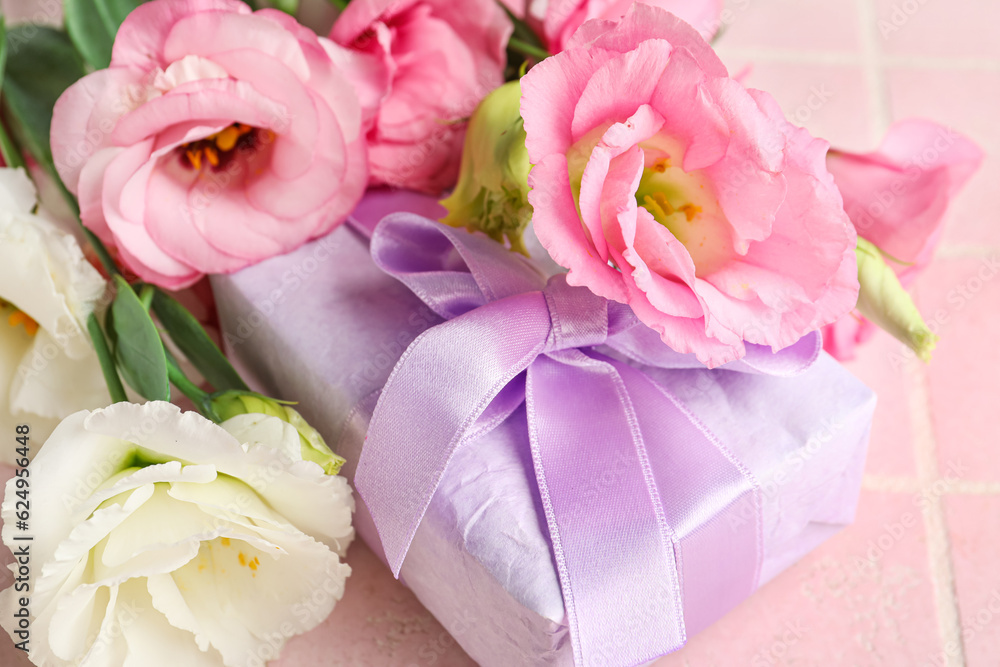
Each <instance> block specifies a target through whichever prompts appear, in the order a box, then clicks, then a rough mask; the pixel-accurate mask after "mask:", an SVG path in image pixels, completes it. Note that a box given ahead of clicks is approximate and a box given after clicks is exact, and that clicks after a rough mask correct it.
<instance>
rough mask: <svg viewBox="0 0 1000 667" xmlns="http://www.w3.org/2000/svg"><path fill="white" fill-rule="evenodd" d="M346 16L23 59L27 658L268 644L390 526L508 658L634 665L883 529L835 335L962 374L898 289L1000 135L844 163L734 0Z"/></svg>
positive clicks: (201, 18)
mask: <svg viewBox="0 0 1000 667" xmlns="http://www.w3.org/2000/svg"><path fill="white" fill-rule="evenodd" d="M333 4H334V5H336V7H335V14H336V16H335V20H334V21H333V23H332V28H329V30H328V31H327V30H325V29H324V30H321V31H319V32H317V31H316V30H314V29H313V28H312V27H307V26H305V25H302V24H300V23H299V22H298V20H297V19H296V18H295V15H296V12H297V10H298V9H299V7H298V2H297V0H281V1H280V2H275V3H274V7H267V8H257V7H256V6H255V5H256V3H255V2H252V1H251V0H247V2H243V1H241V0H151V1H149V2H140V1H139V0H121V1H119V2H114V3H112V2H108V1H107V0H65V4H64V13H65V21H64V23H65V25H64V27H63V28H54V27H50V26H45V25H38V24H34V23H24V24H19V25H16V26H12V27H8V28H7V29H6V31H5V33H4V39H3V40H0V76H2V93H0V102H2V109H3V124H2V125H0V150H2V155H3V159H4V162H5V164H6V166H5V167H4V168H2V169H0V199H2V201H3V206H2V207H0V235H2V237H0V256H2V257H3V259H4V261H3V262H0V265H2V267H3V268H2V269H0V305H2V307H3V309H4V316H5V317H6V318H7V321H8V324H9V325H10V326H9V327H7V329H6V330H5V331H4V332H2V339H0V341H2V348H0V349H2V353H3V355H4V358H5V359H8V361H7V363H6V365H5V366H3V368H4V369H5V372H6V376H5V378H0V397H3V398H4V400H5V403H4V404H3V405H2V406H0V414H3V415H5V419H4V422H5V423H6V424H7V426H8V432H9V433H10V434H11V435H12V436H13V437H16V439H17V443H18V445H17V447H16V448H13V449H11V450H10V453H11V454H12V456H6V457H5V458H7V460H8V462H9V463H12V464H13V465H14V466H15V468H16V469H15V474H14V476H13V477H12V478H11V479H10V481H9V482H8V483H7V487H6V493H5V496H4V501H3V511H2V518H3V533H2V537H3V542H4V544H6V545H7V547H8V548H10V549H11V551H12V552H13V553H14V555H15V562H14V564H13V565H12V566H11V567H12V569H13V572H14V575H15V582H14V584H13V586H11V587H9V588H8V589H6V590H5V591H3V592H2V593H0V625H2V626H3V627H4V628H5V629H6V630H7V632H8V633H9V634H10V636H11V637H12V639H13V640H14V643H15V645H16V646H17V647H18V648H21V649H23V650H24V651H26V652H27V654H28V657H29V658H30V659H31V660H32V661H33V662H34V663H35V664H38V665H59V666H62V665H108V666H117V665H137V664H141V665H161V664H163V665H168V664H169V665H176V664H184V665H206V666H207V665H227V666H229V667H243V666H248V667H249V666H252V665H261V664H264V663H265V662H266V660H267V659H269V658H271V657H275V656H276V655H278V654H279V653H280V651H281V648H282V646H283V645H284V643H285V641H286V640H287V639H289V638H290V637H292V636H295V635H297V634H301V633H304V632H306V631H309V630H311V629H312V628H315V627H316V626H317V625H319V623H321V622H322V621H323V619H324V618H326V616H327V615H328V614H329V613H330V612H331V610H332V609H333V607H334V605H335V604H336V602H337V601H338V600H339V599H340V598H341V596H342V595H343V592H344V588H345V585H347V578H348V576H349V574H350V568H349V567H348V566H347V565H346V564H345V563H344V562H343V557H344V555H345V552H346V549H347V547H348V545H349V544H350V543H351V541H352V539H353V537H354V528H353V527H352V518H354V519H355V523H356V524H357V527H358V531H359V532H360V533H361V535H362V536H363V537H364V539H365V540H366V541H367V542H368V543H369V544H370V545H371V546H372V547H373V549H374V550H375V551H376V552H378V553H379V554H380V556H382V557H384V559H385V561H386V562H387V563H388V565H389V566H390V567H391V569H392V570H393V572H394V574H396V575H399V574H400V572H401V571H402V573H403V576H404V577H405V579H406V581H407V584H408V585H409V586H411V587H412V588H413V589H414V590H415V591H416V592H417V593H418V595H419V596H420V597H421V599H422V600H423V601H424V603H425V604H427V606H428V607H429V608H430V609H431V610H432V611H433V612H434V613H435V614H437V615H438V616H439V617H444V616H446V615H448V614H450V613H452V611H454V609H455V606H454V605H457V604H461V605H467V604H483V605H487V604H490V605H492V608H493V609H494V611H492V612H488V613H487V612H486V611H483V612H482V614H483V615H482V617H481V618H480V619H479V620H480V621H481V622H480V623H477V624H476V625H477V626H479V627H482V628H483V629H482V631H481V632H479V633H478V634H477V633H469V634H468V636H466V637H465V638H464V639H463V640H462V643H463V646H465V648H466V649H467V650H468V651H469V652H470V654H471V655H473V657H475V658H476V659H477V660H480V661H481V662H483V663H484V664H516V663H518V662H525V663H533V664H565V663H568V662H572V663H573V664H577V665H597V664H614V665H639V664H644V663H645V662H647V661H649V660H651V659H653V658H655V657H657V656H659V655H663V654H666V653H669V652H670V651H673V650H675V649H677V648H679V647H680V646H682V645H683V644H684V642H685V640H686V637H687V636H689V635H690V634H691V633H693V632H695V631H697V630H698V629H700V628H703V627H705V626H706V625H708V624H710V623H711V622H713V621H714V620H715V619H717V618H718V617H719V616H721V615H722V614H724V613H725V612H726V611H727V610H728V609H729V608H731V607H732V606H734V605H735V604H736V603H738V602H739V601H740V600H742V599H743V598H745V597H746V596H747V595H749V594H750V593H751V592H752V591H753V590H755V589H756V588H757V587H758V586H759V585H760V584H761V583H762V582H763V581H766V580H767V579H768V578H770V577H771V576H774V574H776V573H777V572H778V571H780V570H781V569H783V568H784V567H786V566H787V565H788V564H790V563H791V562H794V560H795V559H797V558H798V557H800V556H801V555H802V554H803V553H805V552H806V551H808V550H809V549H811V548H812V547H813V546H815V545H816V544H818V543H819V542H820V541H822V540H823V539H825V538H826V537H827V536H829V534H830V527H834V528H836V527H838V526H841V525H845V524H846V523H848V522H849V521H850V519H851V516H852V515H853V511H854V504H855V502H856V496H857V491H858V484H859V476H860V466H859V461H861V460H863V455H864V447H865V443H866V438H867V433H868V427H869V426H870V419H871V410H872V409H873V400H872V396H871V394H870V392H869V391H868V390H867V389H865V388H864V387H862V386H860V385H859V384H858V383H856V382H855V381H853V380H852V379H850V378H849V377H847V375H846V373H844V372H843V371H842V370H841V369H840V367H839V366H838V365H837V364H836V363H835V362H834V361H833V360H832V359H830V357H829V356H828V355H827V354H825V353H823V352H822V350H826V352H828V353H829V354H830V355H833V356H834V357H837V358H840V359H844V358H849V357H850V356H851V355H852V353H853V349H854V347H855V346H856V345H857V344H859V343H862V342H863V341H864V340H866V339H867V338H868V337H870V335H871V333H872V331H874V328H875V327H881V328H883V329H885V330H886V331H888V332H889V333H891V334H892V335H894V336H896V337H897V338H899V339H900V340H901V341H903V342H904V343H905V344H906V345H907V346H908V347H909V348H910V349H911V350H912V351H913V353H914V354H915V355H916V356H918V357H919V358H921V359H923V360H925V361H927V360H929V359H930V355H931V352H932V350H933V347H934V344H935V340H936V336H935V334H934V332H933V331H931V330H930V329H929V328H928V326H927V325H926V324H925V323H924V321H923V319H922V318H921V315H920V313H919V311H918V310H917V308H916V307H915V306H914V304H913V302H912V300H911V299H910V297H909V295H908V294H907V292H906V291H905V286H906V285H907V284H908V283H909V282H910V281H911V280H912V279H913V277H914V276H915V275H916V274H917V273H918V272H919V271H921V270H922V269H923V268H924V267H925V266H926V265H927V264H928V262H929V261H930V260H931V257H932V255H933V251H934V248H935V245H936V244H937V241H938V237H939V236H940V233H939V232H940V226H941V221H942V219H943V216H944V213H945V210H946V208H947V205H948V203H949V200H950V199H951V198H952V197H953V196H954V195H955V194H956V192H957V191H958V190H959V189H960V188H961V187H962V185H963V184H964V183H965V182H966V181H967V180H968V178H969V177H970V176H971V175H972V174H973V173H974V171H975V170H976V168H977V167H978V165H979V162H980V160H981V153H980V151H979V149H978V148H977V147H976V146H975V145H974V144H973V143H972V142H970V141H969V140H968V139H965V138H964V137H962V136H961V135H958V134H956V133H954V132H952V131H951V130H948V129H947V128H943V127H940V126H937V125H935V124H933V123H930V122H926V121H920V120H913V121H907V122H903V123H899V124H896V125H894V126H893V127H892V128H891V129H890V131H889V133H888V134H887V136H886V138H885V140H884V142H883V143H882V146H881V147H880V148H879V149H878V150H877V151H875V152H872V153H867V154H855V153H849V152H846V151H839V150H833V149H831V148H830V146H829V144H828V143H827V142H826V141H824V140H822V139H819V138H816V137H813V136H811V135H810V134H809V132H808V131H806V130H805V129H802V128H799V127H796V126H795V125H793V124H792V123H791V122H789V121H788V120H787V119H786V117H785V115H784V114H783V112H782V111H781V109H780V108H779V106H778V105H777V103H776V102H775V101H774V99H773V98H772V97H771V96H770V95H768V93H766V92H763V91H759V90H754V89H749V88H747V87H745V86H744V85H743V84H742V83H741V82H740V80H739V79H738V78H733V77H732V76H730V74H729V72H728V70H727V69H726V67H725V66H724V65H723V63H722V61H721V60H720V59H719V57H718V56H717V55H716V53H715V52H714V50H713V48H712V46H711V45H710V42H709V41H708V40H711V39H712V38H713V36H714V35H715V33H716V32H717V31H718V29H719V26H720V25H721V21H720V15H721V12H722V8H721V6H720V4H721V3H718V2H716V1H715V0H687V1H684V2H682V1H680V0H640V1H639V2H631V1H628V2H613V1H611V0H548V1H547V2H546V1H545V0H529V1H527V2H524V1H522V2H517V1H516V0H506V1H504V2H502V3H501V4H498V3H496V2H494V1H493V0H461V1H455V0H451V1H447V0H394V1H390V0H350V1H349V2H348V1H347V0H335V1H334V3H333ZM0 25H2V24H0ZM327 27H328V26H327ZM913 156H918V157H917V159H914V158H913ZM39 192H40V193H41V202H39V195H38V193H39ZM439 202H440V203H439ZM208 276H211V277H212V278H211V280H208V278H207V277H208ZM261 304H266V307H265V306H262V305H261ZM216 307H218V310H219V313H220V315H221V321H220V319H219V318H217V317H216V314H215V311H216ZM254 308H256V310H255V311H254V313H253V314H254V315H258V317H257V318H256V319H254V318H253V317H251V318H250V319H249V320H247V319H246V318H245V317H244V316H245V314H246V313H247V311H248V310H253V309H254ZM222 341H225V343H226V344H225V345H220V343H221V342H222ZM385 341H390V342H389V345H388V346H387V345H386V343H385ZM223 348H225V349H226V350H227V352H228V356H227V354H226V353H224V352H223ZM233 361H238V362H239V363H235V364H234V363H232V362H233ZM237 368H246V369H249V370H250V371H251V372H252V379H251V376H250V375H245V374H244V375H241V372H240V371H237ZM292 401H298V403H293V402H292ZM293 405H294V406H295V407H293ZM828 419H830V420H833V423H834V424H835V425H836V426H834V427H830V425H829V423H828V421H827V420H828ZM838 420H840V421H838ZM838 424H839V425H838ZM820 431H823V432H827V433H828V435H829V437H828V438H827V439H826V440H823V439H822V438H821V437H819V436H817V433H818V432H820ZM829 440H836V441H837V442H839V443H840V444H841V445H843V446H842V447H838V448H837V450H838V451H836V452H833V451H830V450H831V449H833V448H827V449H825V450H823V451H822V452H820V451H819V450H821V449H823V448H822V443H825V442H827V441H829ZM327 442H330V443H332V444H333V446H332V447H331V446H328V444H327ZM817 442H819V443H820V446H818V447H817V446H815V445H816V443H817ZM817 452H819V453H817ZM788 469H792V470H794V471H796V473H797V472H798V471H799V470H805V471H806V472H805V473H804V474H803V476H802V477H795V478H794V479H795V481H794V482H787V481H782V479H783V477H784V478H786V479H787V478H790V477H789V476H788V475H786V474H785V473H786V472H787V470H788ZM497 471H500V472H499V473H498V472H497ZM792 477H794V476H792ZM349 482H351V483H353V485H354V486H355V487H356V489H357V491H358V493H359V499H358V502H357V506H356V503H355V499H354V497H353V495H352V490H351V486H350V484H349ZM768 483H772V484H773V485H774V486H773V491H772V490H769V487H768V486H767V484H768ZM494 504H495V505H496V507H495V508H494V509H493V510H488V507H489V506H491V505H494ZM796 504H800V505H801V511H800V512H799V514H800V515H801V516H799V515H796V517H794V518H790V514H789V512H790V510H788V509H787V508H788V507H789V506H794V505H796ZM782 507H784V509H781V508H782ZM355 511H357V514H356V516H354V515H355ZM819 524H823V525H824V526H825V527H824V528H819V527H818V526H819ZM459 536H460V537H459ZM441 568H445V569H452V571H461V572H463V573H464V575H465V576H464V577H458V578H453V579H454V580H452V581H446V580H447V579H448V578H449V577H448V576H447V574H446V573H444V572H442V571H441ZM453 568H455V569H453ZM457 579H461V580H462V581H457ZM474 595H480V596H483V597H482V598H481V600H482V601H481V602H477V601H476V600H474V599H470V596H474ZM449 605H451V606H449ZM491 614H492V615H491Z"/></svg>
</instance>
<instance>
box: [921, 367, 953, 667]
mask: <svg viewBox="0 0 1000 667" xmlns="http://www.w3.org/2000/svg"><path fill="white" fill-rule="evenodd" d="M907 375H908V376H909V380H910V381H909V383H908V386H909V391H908V392H907V393H908V395H909V408H910V422H911V426H912V430H913V440H914V445H915V449H916V454H917V475H918V477H919V478H920V481H921V483H922V484H923V485H925V488H931V485H932V484H934V482H935V481H937V480H939V479H940V478H941V473H940V469H939V466H938V458H937V443H936V441H935V437H934V422H933V419H932V418H931V407H930V406H931V402H930V387H929V385H930V381H929V378H928V376H927V369H926V368H925V367H924V366H923V364H921V363H920V362H919V361H913V362H911V363H909V364H907ZM942 496H943V494H933V493H932V494H927V496H926V498H927V502H926V503H923V505H922V511H921V513H922V514H923V517H924V528H925V530H926V531H927V552H928V558H929V559H930V573H931V583H932V585H933V587H934V599H935V602H936V605H937V614H938V630H939V632H940V633H941V646H942V647H949V648H950V647H954V650H953V651H950V650H945V652H944V657H945V659H946V663H945V664H946V665H948V666H949V667H964V665H965V664H966V662H965V643H964V640H963V637H962V623H961V613H960V611H959V608H958V594H957V591H956V588H955V568H954V564H953V563H952V560H951V540H950V538H949V536H948V523H947V518H946V516H945V512H944V502H943V500H942Z"/></svg>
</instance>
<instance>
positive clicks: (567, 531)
mask: <svg viewBox="0 0 1000 667" xmlns="http://www.w3.org/2000/svg"><path fill="white" fill-rule="evenodd" d="M371 252H372V256H373V258H374V260H375V262H376V264H377V265H378V266H379V267H381V268H382V269H383V270H385V271H386V272H387V273H389V274H390V275H392V276H394V277H396V278H397V279H399V280H400V281H401V282H403V283H404V284H405V285H406V286H407V287H408V288H409V289H411V290H412V291H413V292H414V293H415V294H416V295H417V296H418V297H420V298H421V299H422V300H423V301H424V302H425V303H426V304H427V305H428V306H429V307H430V308H431V309H432V310H434V311H435V312H436V313H437V314H438V315H440V316H441V317H442V318H444V320H445V321H444V322H443V323H441V324H439V325H437V326H435V327H432V328H431V329H428V330H427V331H425V332H424V333H423V334H421V335H420V336H419V337H418V338H417V339H416V340H415V341H414V342H413V343H412V344H411V345H410V346H409V348H408V349H407V350H406V351H405V352H404V354H403V356H402V358H401V359H400V360H399V362H398V363H397V365H396V367H395V369H394V370H393V372H392V375H391V376H390V377H389V380H388V382H387V383H386V385H385V387H384V389H383V391H382V394H381V396H380V398H379V401H378V405H377V406H376V408H375V412H374V415H373V417H372V421H371V426H370V428H369V431H368V437H367V441H366V443H365V446H364V449H363V451H362V454H361V458H360V460H359V462H358V470H357V475H356V477H355V485H356V487H357V489H358V492H359V493H360V495H361V497H362V498H363V500H364V502H365V504H366V505H367V506H368V508H369V510H370V511H371V515H372V518H373V519H374V521H375V525H376V527H377V528H378V532H379V536H380V538H381V540H382V545H383V547H384V549H385V555H386V558H387V560H388V563H389V566H390V567H391V568H392V571H393V574H394V575H396V576H398V575H399V570H400V568H401V567H402V564H403V560H404V559H405V557H406V552H407V550H408V549H409V545H410V543H411V541H412V540H413V536H414V534H415V533H416V530H417V527H418V526H419V524H420V521H421V519H422V518H423V516H424V513H425V512H426V510H427V507H428V505H429V504H430V501H431V498H432V497H433V496H434V493H435V491H436V490H437V488H438V485H439V484H440V481H441V478H442V475H443V474H444V472H445V470H446V468H447V467H448V464H449V461H450V460H451V457H452V454H453V453H454V452H455V450H456V448H457V447H458V446H459V445H461V444H463V443H466V442H470V441H472V440H473V439H475V438H476V437H479V436H481V435H482V434H484V433H486V432H488V431H489V430H491V429H492V428H495V427H496V426H497V425H499V424H501V423H503V421H504V420H506V419H507V418H508V417H510V415H511V414H512V413H513V412H514V410H515V409H517V408H518V407H519V406H520V405H521V404H522V402H523V403H525V404H526V408H527V419H528V432H529V436H530V440H531V452H532V457H533V460H534V467H535V475H536V479H537V482H538V487H539V490H540V492H541V498H542V502H543V505H544V509H545V518H546V521H547V523H548V528H549V534H550V536H551V540H552V550H553V556H554V558H555V564H556V568H557V570H558V573H559V579H560V584H561V586H562V593H563V600H564V605H565V609H566V619H567V623H568V625H569V629H570V635H571V639H572V643H573V653H574V658H575V662H576V664H577V665H580V666H588V667H589V666H590V665H621V666H632V665H642V664H645V663H646V662H648V661H650V660H653V659H654V658H656V657H658V656H661V655H664V654H666V653H669V652H671V651H674V650H676V649H677V648H679V647H680V646H682V645H683V644H684V642H685V641H686V636H687V630H686V628H689V627H690V628H696V629H698V628H701V627H704V626H705V625H707V624H708V623H710V622H711V621H713V620H715V619H716V618H718V617H719V616H721V615H722V614H723V613H725V612H726V611H727V610H728V609H730V608H731V607H733V606H735V605H736V604H737V603H738V602H740V601H741V600H742V599H744V598H745V597H746V596H748V595H749V594H750V593H751V592H752V591H753V590H754V589H755V588H756V587H757V582H758V577H759V570H760V562H761V557H762V554H761V539H762V538H761V517H760V505H761V502H760V493H761V492H760V486H759V484H758V483H757V481H756V480H755V479H754V478H753V476H752V475H751V474H750V472H749V471H748V470H747V469H746V467H744V466H743V465H742V464H741V463H740V462H739V461H737V460H736V459H735V458H734V457H733V456H732V454H731V453H730V452H729V451H728V450H727V449H726V447H725V446H724V445H723V444H722V443H720V442H718V440H717V439H716V438H715V436H713V435H712V433H711V432H709V431H708V429H706V428H705V427H704V426H703V425H702V424H701V423H700V422H699V421H698V420H697V419H696V418H695V417H694V416H693V415H692V414H691V413H690V412H689V411H688V410H687V409H686V408H685V407H684V405H682V404H681V403H680V402H679V401H678V400H677V399H676V398H675V397H674V396H673V395H671V394H670V393H669V392H668V391H666V390H665V389H664V388H663V387H662V386H660V385H658V384H657V383H655V382H653V381H652V380H651V379H650V378H649V377H648V376H647V375H646V374H645V373H643V371H642V370H641V368H640V367H637V366H636V365H635V364H639V365H647V366H657V367H661V368H702V366H701V364H699V363H698V362H697V361H696V360H695V359H694V358H693V357H692V356H691V355H683V354H679V353H677V352H674V351H672V350H670V348H668V347H667V346H666V345H664V344H663V343H662V342H661V341H660V339H659V337H658V336H657V335H656V333H655V332H653V331H652V330H650V329H649V328H647V327H645V326H644V325H642V324H641V323H639V322H638V320H637V319H636V318H635V316H634V315H633V313H632V311H631V309H629V308H628V307H627V306H624V305H622V304H619V303H615V302H610V301H607V300H605V299H603V298H601V297H598V296H595V295H594V294H593V293H592V292H590V291H589V290H587V289H586V288H582V287H572V286H570V285H568V284H567V283H566V279H565V277H564V276H563V275H557V276H555V277H552V278H551V279H549V280H546V278H545V276H544V275H542V273H541V272H540V271H539V269H538V268H537V267H536V266H535V265H534V264H533V263H532V262H530V261H529V260H527V259H525V258H524V257H521V256H519V255H516V254H514V253H511V252H509V251H507V250H506V249H504V248H503V247H501V246H500V245H499V244H497V243H495V242H494V241H492V240H490V239H488V238H486V237H484V236H481V235H474V234H469V233H467V232H465V231H461V230H455V229H452V228H449V227H446V226H444V225H441V224H439V223H436V222H432V221H431V220H428V219H426V218H421V217H419V216H416V215H413V214H408V213H399V214H393V215H390V216H388V217H386V218H385V219H384V220H383V221H382V222H381V223H380V224H379V225H378V227H377V228H376V230H375V232H374V234H373V236H372V240H371ZM819 346H820V341H819V337H818V335H815V334H812V335H810V336H807V337H805V338H804V339H802V340H801V341H799V342H798V343H796V344H795V345H793V346H792V347H790V348H787V349H786V350H783V351H782V352H780V353H772V352H770V350H768V349H766V348H760V347H757V346H748V354H747V356H746V357H745V358H744V359H743V360H741V361H739V362H735V363H733V364H729V365H727V366H726V367H724V368H726V369H728V370H734V371H741V372H750V373H766V374H770V375H792V374H795V373H798V372H802V371H803V370H805V369H806V368H807V367H808V366H810V365H811V364H812V363H813V361H814V360H815V359H816V357H817V355H818V353H819ZM470 446H475V445H474V443H472V444H471V445H470Z"/></svg>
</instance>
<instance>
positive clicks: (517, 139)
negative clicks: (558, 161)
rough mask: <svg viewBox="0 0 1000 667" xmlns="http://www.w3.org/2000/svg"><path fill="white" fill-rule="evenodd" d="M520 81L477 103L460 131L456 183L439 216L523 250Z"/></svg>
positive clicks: (525, 211)
mask: <svg viewBox="0 0 1000 667" xmlns="http://www.w3.org/2000/svg"><path fill="white" fill-rule="evenodd" d="M520 106H521V84H520V82H518V81H511V82H510V83H506V84H504V85H502V86H500V87H499V88H497V89H496V90H494V91H493V92H492V93H490V94H489V95H487V96H486V98H485V99H484V100H483V101H482V102H481V103H480V104H479V106H478V107H477V108H476V110H475V112H473V114H472V118H471V119H470V120H469V127H468V129H467V131H466V134H465V146H464V147H463V149H462V167H461V171H460V172H459V177H458V185H457V186H456V187H455V191H454V192H452V194H451V196H450V197H448V198H447V199H444V200H443V201H442V202H441V204H442V205H443V206H444V207H445V208H446V209H448V215H447V216H445V217H444V218H442V220H441V222H444V223H445V224H448V225H451V226H452V227H467V228H468V229H470V230H475V229H478V230H479V231H482V232H484V233H486V234H487V235H488V236H489V237H490V238H492V239H493V240H495V241H498V242H500V243H503V242H504V240H505V239H506V241H507V242H508V243H510V247H511V249H512V250H516V251H517V252H520V253H522V254H525V255H527V254H528V253H527V250H525V247H524V244H523V242H522V241H521V234H522V233H523V232H524V228H525V227H526V226H527V225H528V222H530V221H531V206H530V205H529V204H528V172H529V171H530V170H531V163H530V162H528V150H527V149H526V148H525V146H524V140H525V134H524V121H523V120H522V119H521V111H520Z"/></svg>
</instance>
